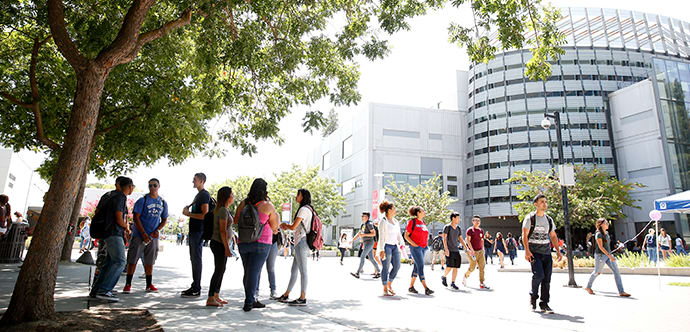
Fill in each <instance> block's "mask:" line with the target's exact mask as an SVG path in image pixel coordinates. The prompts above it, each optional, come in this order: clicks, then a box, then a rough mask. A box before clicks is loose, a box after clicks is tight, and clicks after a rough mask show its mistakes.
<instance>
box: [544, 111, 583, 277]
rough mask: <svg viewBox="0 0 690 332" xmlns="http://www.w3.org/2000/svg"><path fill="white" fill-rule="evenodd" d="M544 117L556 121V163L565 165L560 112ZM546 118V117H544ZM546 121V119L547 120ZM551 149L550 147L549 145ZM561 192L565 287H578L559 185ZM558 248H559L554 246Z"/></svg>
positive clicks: (565, 198)
mask: <svg viewBox="0 0 690 332" xmlns="http://www.w3.org/2000/svg"><path fill="white" fill-rule="evenodd" d="M544 116H545V117H546V118H551V119H554V122H556V140H557V141H558V164H559V165H565V157H564V156H563V135H562V134H561V114H560V112H558V111H556V112H554V113H553V115H552V114H544ZM545 120H547V119H545ZM547 121H548V120H547ZM543 127H544V129H547V130H548V129H549V128H548V127H550V126H543ZM549 149H551V147H549ZM561 194H562V195H563V221H564V224H565V247H566V257H567V259H568V279H569V280H568V284H567V285H566V286H567V287H573V288H577V287H579V286H578V285H577V283H576V282H575V267H574V266H573V241H572V237H571V236H570V216H569V213H568V189H567V188H566V186H564V185H561ZM556 250H559V248H556Z"/></svg>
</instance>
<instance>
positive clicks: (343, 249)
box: [338, 248, 345, 263]
mask: <svg viewBox="0 0 690 332" xmlns="http://www.w3.org/2000/svg"><path fill="white" fill-rule="evenodd" d="M338 250H340V262H341V263H342V262H343V258H345V248H338Z"/></svg>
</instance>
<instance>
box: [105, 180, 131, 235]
mask: <svg viewBox="0 0 690 332" xmlns="http://www.w3.org/2000/svg"><path fill="white" fill-rule="evenodd" d="M109 197H110V198H109V199H108V202H107V204H106V206H105V208H106V213H105V224H106V225H108V226H106V227H107V236H106V237H108V236H113V235H117V236H122V235H123V234H124V231H125V229H124V228H122V226H120V225H119V224H118V223H117V222H116V221H115V220H116V219H115V212H117V211H120V212H122V217H123V218H125V220H126V218H127V196H125V194H124V193H123V192H121V191H117V190H116V191H112V192H111V195H110V196H109Z"/></svg>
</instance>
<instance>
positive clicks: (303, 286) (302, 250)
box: [287, 237, 309, 295]
mask: <svg viewBox="0 0 690 332" xmlns="http://www.w3.org/2000/svg"><path fill="white" fill-rule="evenodd" d="M292 254H293V255H294V256H295V259H294V260H293V261H292V269H291V270H290V282H288V287H287V291H288V292H290V291H292V287H295V283H297V273H298V272H299V274H300V290H301V292H302V293H304V294H305V295H306V294H307V281H308V278H307V258H308V257H309V245H308V244H307V238H306V237H304V238H302V239H301V240H300V241H299V243H297V244H296V245H295V250H293V251H292Z"/></svg>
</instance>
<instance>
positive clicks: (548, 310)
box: [539, 302, 553, 314]
mask: <svg viewBox="0 0 690 332" xmlns="http://www.w3.org/2000/svg"><path fill="white" fill-rule="evenodd" d="M539 308H540V309H541V311H543V312H544V313H545V314H552V313H553V309H551V307H549V304H548V303H543V302H542V303H540V304H539Z"/></svg>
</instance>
